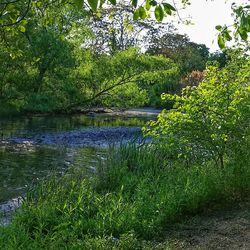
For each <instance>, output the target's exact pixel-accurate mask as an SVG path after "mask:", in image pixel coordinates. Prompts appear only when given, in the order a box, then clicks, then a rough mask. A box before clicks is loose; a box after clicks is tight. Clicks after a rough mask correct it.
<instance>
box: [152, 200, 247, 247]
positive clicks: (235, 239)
mask: <svg viewBox="0 0 250 250" xmlns="http://www.w3.org/2000/svg"><path fill="white" fill-rule="evenodd" d="M166 234H167V237H166V238H167V241H168V242H171V244H169V245H170V246H171V248H170V249H190V250H191V249H235V250H236V249H241V250H243V249H244V250H247V249H250V200H247V201H244V202H240V203H239V204H238V205H237V206H236V207H233V208H228V209H227V210H222V211H219V212H214V211H211V212H209V213H208V214H207V215H200V216H195V217H193V218H191V219H189V220H188V221H185V222H182V223H180V224H176V225H175V226H174V228H172V229H171V230H169V231H168V232H167V233H166ZM156 249H158V248H156ZM159 249H161V248H159Z"/></svg>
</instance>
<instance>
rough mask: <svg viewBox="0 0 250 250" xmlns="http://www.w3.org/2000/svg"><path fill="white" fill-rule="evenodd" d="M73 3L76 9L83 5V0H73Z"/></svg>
mask: <svg viewBox="0 0 250 250" xmlns="http://www.w3.org/2000/svg"><path fill="white" fill-rule="evenodd" d="M75 5H76V7H77V8H78V9H81V8H82V6H83V0H75Z"/></svg>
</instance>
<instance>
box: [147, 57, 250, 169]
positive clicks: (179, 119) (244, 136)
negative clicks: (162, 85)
mask: <svg viewBox="0 0 250 250" xmlns="http://www.w3.org/2000/svg"><path fill="white" fill-rule="evenodd" d="M249 67H250V61H249V60H247V59H246V60H243V59H241V60H238V61H233V62H232V63H231V64H229V65H228V66H227V67H225V68H223V69H218V68H217V67H216V66H210V67H208V69H207V70H206V77H205V79H204V81H203V82H202V83H201V84H200V85H199V86H197V87H186V88H185V89H183V91H182V95H181V96H178V95H170V94H163V95H162V98H163V99H164V100H172V101H175V105H174V108H173V109H172V110H164V111H163V112H162V113H161V114H160V115H159V117H158V120H157V121H152V122H151V123H150V124H149V127H148V128H146V129H145V130H144V131H145V133H146V135H150V136H152V137H153V138H155V139H156V140H158V141H161V142H163V146H164V147H165V149H166V150H168V152H170V153H171V154H172V156H173V157H179V158H185V159H186V160H187V162H190V161H194V160H198V161H199V162H204V161H205V160H206V159H211V158H212V159H214V160H215V161H216V162H220V164H221V166H224V161H225V157H226V156H227V157H233V156H237V154H239V152H240V151H242V150H243V149H242V148H243V145H245V146H247V145H248V143H249V135H250V125H249V124H250V72H249Z"/></svg>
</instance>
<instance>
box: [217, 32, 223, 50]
mask: <svg viewBox="0 0 250 250" xmlns="http://www.w3.org/2000/svg"><path fill="white" fill-rule="evenodd" d="M218 45H219V47H220V48H221V49H223V48H225V41H224V38H223V37H222V35H219V36H218Z"/></svg>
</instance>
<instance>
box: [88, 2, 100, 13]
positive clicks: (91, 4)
mask: <svg viewBox="0 0 250 250" xmlns="http://www.w3.org/2000/svg"><path fill="white" fill-rule="evenodd" d="M88 4H89V6H90V8H91V9H92V10H93V11H96V10H97V5H98V0H88Z"/></svg>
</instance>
